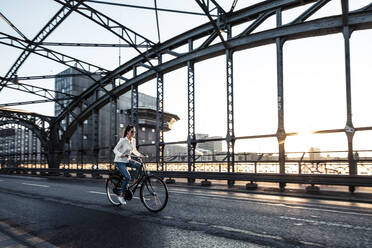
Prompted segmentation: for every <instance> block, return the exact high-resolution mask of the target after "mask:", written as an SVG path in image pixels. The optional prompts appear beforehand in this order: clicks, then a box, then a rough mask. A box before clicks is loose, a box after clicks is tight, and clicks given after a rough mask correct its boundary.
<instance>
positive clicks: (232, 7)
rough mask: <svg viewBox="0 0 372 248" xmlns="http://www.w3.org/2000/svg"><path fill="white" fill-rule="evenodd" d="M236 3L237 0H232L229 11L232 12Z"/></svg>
mask: <svg viewBox="0 0 372 248" xmlns="http://www.w3.org/2000/svg"><path fill="white" fill-rule="evenodd" d="M237 3H238V0H234V2H233V3H232V5H231V8H230V11H229V12H233V11H234V9H235V7H236V4H237Z"/></svg>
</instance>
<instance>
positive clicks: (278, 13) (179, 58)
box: [54, 0, 372, 188]
mask: <svg viewBox="0 0 372 248" xmlns="http://www.w3.org/2000/svg"><path fill="white" fill-rule="evenodd" d="M55 1H57V2H59V3H61V4H63V5H64V6H65V7H68V8H72V6H70V3H69V2H68V1H66V0H55ZM196 2H197V3H198V4H199V6H200V7H201V9H202V10H203V12H204V14H205V15H206V16H207V17H208V19H209V22H207V23H205V24H204V25H201V26H199V27H197V28H194V29H192V30H189V31H187V32H185V33H183V34H180V35H178V36H175V37H173V38H171V39H169V40H167V41H165V42H162V43H159V44H156V45H155V44H154V42H152V41H150V40H148V39H146V38H145V37H143V36H141V35H139V34H137V33H135V32H134V31H132V30H130V29H128V28H127V27H124V26H122V25H120V24H118V23H117V22H115V21H114V20H112V19H111V18H109V17H107V16H105V15H103V14H102V13H100V12H98V11H96V10H94V9H92V8H91V7H89V6H88V5H86V4H84V3H83V4H80V5H79V6H77V7H76V8H75V10H74V11H76V12H77V13H79V14H81V15H83V16H85V17H87V18H89V19H91V20H93V21H94V22H96V23H97V24H99V25H101V26H103V27H104V28H106V29H108V30H109V31H110V32H112V33H114V34H115V35H117V36H119V37H120V38H121V39H123V40H124V41H125V42H126V43H127V44H128V45H130V46H132V47H133V48H134V49H136V50H137V51H138V52H139V55H138V56H137V57H135V58H133V59H131V60H129V61H127V62H126V63H124V64H122V65H120V66H119V67H118V68H116V69H115V70H113V71H111V72H107V73H106V74H104V76H103V77H102V78H101V79H99V80H98V81H97V82H96V83H95V84H94V85H93V86H92V87H90V88H89V89H87V90H86V91H84V92H83V93H81V94H80V95H79V96H78V97H76V98H75V99H74V100H73V101H72V102H71V103H70V104H69V105H68V106H67V108H65V109H64V110H63V112H62V113H61V114H60V115H59V116H57V117H56V119H55V120H54V123H55V124H56V125H57V124H58V123H60V122H61V121H62V120H64V119H66V117H67V116H68V115H71V114H73V113H77V117H76V119H75V120H73V121H72V122H70V123H68V124H69V125H68V127H67V128H66V130H61V139H60V140H58V142H61V143H64V142H65V141H67V140H68V139H69V138H70V137H71V136H72V134H73V133H74V132H75V130H76V129H77V128H78V127H79V125H80V124H81V123H82V122H83V121H84V120H85V119H87V118H88V117H89V116H90V115H92V113H95V112H96V111H98V110H99V109H100V108H102V107H103V106H104V105H106V104H107V103H109V102H111V103H112V105H115V101H116V99H117V98H118V97H119V96H120V95H122V94H124V93H125V92H128V91H130V90H131V91H132V122H135V118H136V117H135V113H136V111H134V109H137V108H138V99H137V97H138V91H137V90H138V86H139V85H141V84H144V83H146V82H148V81H149V80H152V79H156V82H157V128H156V131H157V137H158V139H157V143H156V147H157V162H158V164H159V165H162V164H163V159H162V148H163V147H164V145H165V144H164V139H163V122H162V118H163V117H162V115H163V111H164V106H163V101H164V92H163V91H164V87H163V85H164V78H163V76H164V74H166V73H168V72H171V71H174V70H176V69H178V68H181V67H187V78H186V76H185V80H187V86H188V133H187V141H184V143H187V144H188V165H189V171H192V170H193V168H195V146H196V144H197V143H198V142H207V141H208V140H197V139H196V137H195V99H194V98H195V75H194V74H195V72H194V65H195V64H196V63H198V62H200V61H203V60H207V59H210V58H213V57H216V56H221V55H225V56H226V98H227V102H226V104H227V123H226V124H227V125H226V126H227V134H226V137H225V138H224V139H223V140H225V141H226V143H227V148H228V151H227V156H226V161H227V163H228V168H229V172H233V171H234V159H235V156H234V142H235V140H238V139H249V138H260V137H276V138H277V140H278V146H279V164H280V174H284V173H285V160H286V158H285V149H284V148H285V140H286V137H287V136H290V135H293V134H289V133H286V132H285V127H284V106H285V105H284V94H283V44H284V43H285V42H286V41H288V40H295V39H301V38H306V37H314V36H321V35H329V34H334V33H342V34H343V35H344V40H345V54H346V56H345V68H346V70H345V71H346V92H347V123H346V125H345V128H344V129H342V130H323V131H320V132H324V133H332V132H345V133H346V135H347V137H348V145H349V146H348V152H349V165H350V173H351V174H352V175H356V173H357V171H356V163H355V161H354V159H353V157H352V154H353V147H352V141H353V135H354V133H355V131H356V130H358V128H354V127H353V123H352V120H351V114H352V113H351V93H350V92H351V87H350V85H351V84H350V83H351V80H350V51H349V50H350V44H349V42H350V36H351V33H352V32H353V31H354V30H362V29H371V28H372V10H371V4H369V5H368V6H366V7H364V8H362V9H359V10H356V11H353V12H349V10H348V1H347V0H342V1H341V3H342V11H343V12H342V14H341V15H336V16H329V17H324V18H320V19H315V20H311V21H307V19H308V18H309V17H310V16H311V15H313V14H314V13H316V12H317V11H318V10H319V9H321V8H322V7H323V6H325V5H326V4H327V3H328V2H330V0H318V1H316V0H275V1H274V0H269V1H263V2H261V3H258V4H255V5H253V6H249V7H247V8H244V9H240V10H237V11H235V12H233V10H234V7H235V4H236V1H234V3H233V6H232V7H231V10H230V11H229V12H226V11H225V10H223V9H222V8H221V7H220V6H219V5H218V3H217V2H216V1H212V2H213V4H214V6H215V9H218V15H217V18H215V19H213V17H212V15H211V14H210V8H209V6H207V4H206V2H205V1H201V0H196ZM303 5H309V7H308V8H307V9H306V10H305V11H304V12H303V13H302V14H301V15H299V16H298V17H297V18H295V19H294V20H293V21H292V22H290V23H288V24H285V25H283V23H282V13H283V12H285V11H287V10H289V9H292V8H296V7H300V6H303ZM274 15H275V17H276V23H277V26H276V28H273V29H269V30H264V31H260V32H256V33H254V31H255V30H256V28H257V27H259V26H260V25H261V24H262V23H263V22H264V21H265V20H266V19H267V18H269V17H270V16H274ZM249 21H252V22H251V23H250V24H248V22H249ZM238 25H246V26H245V28H244V30H243V31H241V32H240V33H233V32H232V31H231V30H233V29H234V27H236V26H238ZM221 32H222V33H226V34H227V35H226V37H223V35H222V33H221ZM217 36H219V38H220V41H219V43H213V41H214V40H215V39H216V38H217ZM137 39H138V40H137ZM196 40H201V41H202V43H201V45H200V46H199V47H196V46H195V48H194V42H195V41H196ZM267 44H275V45H276V58H277V102H278V112H277V114H278V129H277V132H276V134H268V135H255V136H250V137H248V136H246V137H235V134H234V98H233V97H234V85H233V82H234V80H233V67H234V63H233V61H234V60H233V55H234V52H236V51H240V50H245V49H250V48H254V47H259V46H262V45H267ZM142 45H145V46H148V47H149V49H148V50H147V51H146V53H142V52H141V51H140V50H139V49H138V47H139V46H142ZM185 45H186V46H187V45H188V47H189V51H187V52H185V53H179V52H177V49H178V48H181V47H182V46H185ZM164 54H171V55H173V56H174V58H172V59H169V60H162V59H161V58H162V55H164ZM155 59H156V60H158V63H157V64H156V66H154V65H153V64H152V63H151V62H150V60H155ZM138 67H143V68H145V70H144V71H143V72H142V73H140V74H137V71H135V70H136V69H137V68H138ZM131 71H133V74H132V75H133V77H132V78H128V79H126V81H125V82H124V83H122V84H118V83H115V80H116V79H118V78H120V77H121V76H122V75H124V74H126V73H128V72H131ZM110 84H111V85H112V88H111V89H110V90H107V91H106V92H105V93H104V94H98V91H99V90H100V89H101V88H102V87H105V86H107V85H110ZM93 96H99V97H96V100H95V101H93V102H91V103H89V104H86V103H85V102H84V101H85V99H88V98H90V97H93ZM371 129H372V128H370V127H368V128H359V130H371ZM115 130H116V129H115ZM160 167H161V168H163V167H162V166H160ZM284 186H285V185H284V184H282V185H281V187H282V188H284Z"/></svg>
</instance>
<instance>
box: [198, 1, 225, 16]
mask: <svg viewBox="0 0 372 248" xmlns="http://www.w3.org/2000/svg"><path fill="white" fill-rule="evenodd" d="M202 1H203V3H204V0H202ZM210 1H211V2H212V3H213V4H214V5H215V6H216V8H217V9H218V11H219V13H221V14H224V15H225V14H226V11H225V10H224V9H223V8H222V7H221V6H220V5H219V4H218V3H217V1H216V0H210Z"/></svg>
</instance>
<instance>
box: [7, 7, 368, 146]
mask: <svg viewBox="0 0 372 248" xmlns="http://www.w3.org/2000/svg"><path fill="white" fill-rule="evenodd" d="M110 2H121V3H126V4H137V5H138V4H139V2H138V1H135V0H131V1H119V0H110ZM218 2H219V3H221V5H222V7H224V8H225V9H229V8H230V6H231V3H232V2H233V1H218ZM257 2H260V1H251V0H244V1H242V0H240V1H238V4H237V7H236V9H241V8H244V7H246V6H249V5H251V4H255V3H257ZM340 2H341V1H339V0H332V1H331V2H330V3H328V4H327V5H326V6H324V7H323V8H322V9H321V10H319V11H318V12H317V13H316V14H315V15H313V16H312V17H311V18H309V20H312V19H317V18H321V17H325V16H331V15H339V14H340V13H341V4H340ZM349 2H350V3H349V5H350V10H351V11H352V10H355V9H358V8H361V7H363V6H365V5H367V4H369V3H370V1H367V0H350V1H349ZM88 4H89V5H91V6H92V7H95V8H96V9H98V10H99V11H101V12H103V13H105V14H106V15H109V16H110V17H111V18H113V19H114V20H116V21H118V22H120V23H122V24H123V25H126V26H127V27H129V28H131V29H133V30H136V32H138V33H140V34H142V35H144V36H145V37H147V38H149V39H150V40H153V41H155V42H157V41H158V35H157V29H156V19H155V13H154V11H149V10H141V9H133V8H127V7H117V6H106V5H101V4H95V3H88ZM153 4H154V1H152V0H144V1H141V5H143V6H149V7H153ZM157 5H158V7H159V8H173V9H179V10H188V11H195V12H201V10H200V8H199V6H198V5H197V4H196V2H195V1H188V0H178V1H171V0H157ZM60 7H61V6H60V4H58V3H57V2H55V1H52V0H34V1H28V0H12V1H10V0H3V1H1V2H0V12H1V13H3V14H4V15H5V16H6V17H7V18H8V19H9V20H10V21H11V22H12V23H13V24H14V25H15V26H16V27H17V28H18V29H19V30H20V31H21V32H22V33H24V34H25V35H26V37H28V38H29V39H32V38H33V37H34V36H35V35H36V34H37V33H38V32H39V31H40V29H41V27H42V26H43V25H45V24H46V23H47V22H48V21H49V20H50V18H51V17H52V16H53V15H54V14H55V13H56V12H57V10H58V9H59V8H60ZM307 7H308V6H304V7H300V8H296V9H293V10H289V11H285V12H283V24H285V23H288V22H290V21H291V20H293V19H294V18H296V17H297V16H298V15H300V14H301V13H302V12H303V11H304V10H305V9H306V8H307ZM206 22H208V18H207V17H205V16H195V15H185V14H176V13H169V12H159V23H160V36H161V42H164V41H165V40H167V39H169V38H171V37H173V36H175V35H177V34H181V33H183V32H185V31H187V30H189V29H191V28H193V27H196V26H199V25H201V24H203V23H206ZM247 26H248V24H244V25H240V27H236V28H234V29H233V35H234V33H235V34H237V33H239V31H241V30H243V29H244V28H245V27H247ZM274 27H275V17H271V18H269V19H268V20H266V21H265V22H264V23H263V24H262V25H261V26H260V27H259V28H258V29H257V30H255V32H260V31H263V30H267V29H271V28H274ZM0 31H1V32H4V33H7V34H10V35H13V36H16V37H19V36H18V34H17V33H16V32H15V31H14V30H13V29H12V28H10V26H8V25H7V24H6V23H5V22H4V21H3V20H1V19H0ZM371 38H372V31H370V30H366V31H356V32H354V33H353V34H352V37H351V77H352V78H351V80H352V108H353V109H352V110H353V123H354V126H355V127H363V126H372V115H371V111H370V106H371V104H372V98H371V97H370V92H371V90H372V87H371V84H370V81H371V76H372V75H371V73H372V71H371V70H370V68H371V63H372V62H371V60H370V58H371V55H372V47H371V46H370V41H371ZM45 41H49V42H53V41H58V42H90V43H118V42H119V39H118V38H117V37H116V36H114V35H112V34H111V33H109V32H108V31H106V30H105V29H103V28H101V27H100V26H98V25H97V24H95V23H93V22H92V21H90V20H88V19H86V18H85V17H82V16H80V15H79V14H76V13H73V14H71V15H70V16H69V17H68V18H67V19H66V20H65V21H64V22H63V23H62V24H61V25H60V26H59V27H58V28H57V29H56V30H55V31H54V32H53V33H52V34H51V35H50V36H49V37H48V38H47V39H46V40H45ZM216 42H219V40H218V39H216ZM49 48H50V49H53V50H55V51H59V52H62V53H65V54H68V55H71V56H73V57H76V58H79V59H81V60H84V61H87V62H90V63H92V64H95V65H98V66H101V67H103V68H106V69H108V70H113V69H115V68H116V67H117V66H118V65H119V49H118V48H82V47H79V48H76V47H49ZM283 49H284V50H283V52H284V57H283V59H284V111H285V112H284V118H285V124H284V125H285V130H286V131H287V132H300V135H298V136H294V137H288V138H287V140H286V151H292V152H297V151H298V152H299V151H307V150H308V149H309V148H310V147H319V148H320V149H321V150H347V140H346V136H345V134H344V133H339V134H323V135H311V131H314V130H324V129H338V128H344V127H345V124H346V87H345V64H344V40H343V36H342V34H335V35H328V36H321V37H315V38H306V39H300V40H294V41H289V42H286V43H285V44H284V48H283ZM20 53H21V51H20V50H18V49H15V48H12V47H9V46H5V45H0V75H1V76H5V74H6V73H7V71H8V70H9V69H10V68H11V66H12V64H13V63H14V61H15V60H16V59H17V58H18V56H19V55H20ZM120 54H121V61H120V62H121V63H124V62H125V61H127V60H129V59H130V58H132V57H134V56H136V55H137V53H136V52H135V51H134V50H133V49H128V48H123V49H120ZM166 59H169V58H166ZM225 63H226V59H225V56H219V57H215V58H213V59H209V60H206V61H202V62H199V63H197V64H196V65H195V94H196V95H195V97H196V98H195V104H196V108H195V112H196V120H195V126H196V133H206V134H209V135H210V136H222V137H225V136H226V68H225V67H226V64H225ZM64 69H66V66H64V65H60V64H58V63H56V62H53V61H50V60H48V59H45V58H42V57H39V56H38V55H31V56H30V57H29V58H28V59H27V60H26V62H25V63H24V64H23V65H22V67H21V68H20V70H19V72H18V76H33V75H49V74H56V73H59V72H60V71H62V70H64ZM25 83H28V84H35V85H40V86H42V87H45V88H50V89H53V87H54V80H53V79H49V80H34V81H29V80H27V81H25ZM276 85H277V81H276V47H275V45H274V44H271V45H266V46H262V47H257V48H253V49H247V50H244V51H239V52H236V53H234V93H235V95H234V112H235V136H247V135H260V134H272V133H276V129H277V103H276V102H277V98H276V95H277V92H276V90H277V88H276V87H277V86H276ZM139 91H141V92H143V93H146V94H149V95H152V96H156V84H155V80H152V81H149V82H148V83H146V84H143V85H141V86H139ZM33 99H37V98H35V97H34V96H32V95H28V94H25V93H21V92H18V91H14V90H9V89H4V90H3V91H2V92H0V103H6V102H17V101H25V100H33ZM17 108H21V109H27V110H31V111H34V112H38V113H41V114H46V115H53V114H54V104H53V103H45V104H37V105H28V106H18V107H17ZM164 110H165V111H166V112H170V113H174V114H177V115H178V116H179V117H180V121H178V122H176V123H175V124H174V125H173V129H172V131H170V132H167V133H166V134H165V141H166V142H170V141H181V140H186V139H187V70H186V68H181V69H178V70H176V71H172V72H170V73H167V74H165V75H164ZM354 148H355V149H372V132H369V131H365V132H357V133H356V134H355V137H354ZM235 149H236V151H237V152H277V151H278V145H277V140H276V138H265V139H255V140H249V141H247V140H246V141H240V140H239V141H237V142H236V146H235Z"/></svg>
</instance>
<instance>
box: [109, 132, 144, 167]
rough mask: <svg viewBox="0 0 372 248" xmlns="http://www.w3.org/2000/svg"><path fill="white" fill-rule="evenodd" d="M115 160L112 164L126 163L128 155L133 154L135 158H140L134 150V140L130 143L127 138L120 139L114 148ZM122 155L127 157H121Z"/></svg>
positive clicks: (128, 158) (135, 149)
mask: <svg viewBox="0 0 372 248" xmlns="http://www.w3.org/2000/svg"><path fill="white" fill-rule="evenodd" d="M113 151H114V153H115V159H114V162H124V163H128V162H129V160H130V159H131V158H130V154H131V153H133V154H134V155H136V156H141V153H139V152H138V151H137V148H136V139H135V138H132V140H131V141H130V140H129V139H128V138H127V137H125V138H120V140H119V142H118V143H117V145H116V146H115V148H114V150H113ZM122 155H128V156H127V157H124V158H123V157H122Z"/></svg>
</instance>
